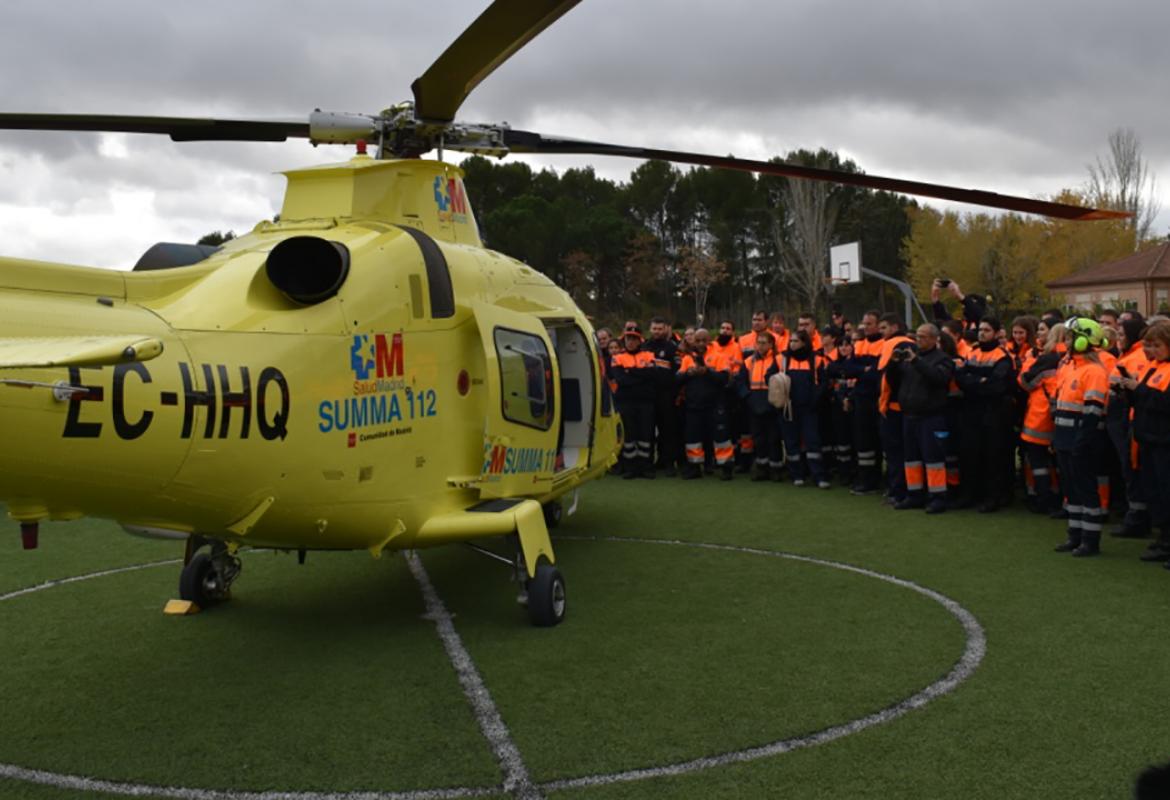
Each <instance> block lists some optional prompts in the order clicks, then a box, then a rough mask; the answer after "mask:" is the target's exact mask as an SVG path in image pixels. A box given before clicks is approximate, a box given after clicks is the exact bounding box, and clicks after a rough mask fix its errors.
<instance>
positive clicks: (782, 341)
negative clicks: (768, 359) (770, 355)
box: [772, 328, 792, 353]
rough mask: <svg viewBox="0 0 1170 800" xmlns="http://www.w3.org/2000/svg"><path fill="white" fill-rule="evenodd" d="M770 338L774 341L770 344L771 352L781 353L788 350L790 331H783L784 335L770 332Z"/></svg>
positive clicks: (790, 337)
mask: <svg viewBox="0 0 1170 800" xmlns="http://www.w3.org/2000/svg"><path fill="white" fill-rule="evenodd" d="M772 338H773V339H774V340H775V341H773V342H772V352H774V353H783V352H785V351H787V350H788V342H789V341H790V340H791V339H792V331H790V330H788V329H787V328H785V329H784V333H776V331H772Z"/></svg>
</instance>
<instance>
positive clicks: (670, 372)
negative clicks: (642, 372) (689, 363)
mask: <svg viewBox="0 0 1170 800" xmlns="http://www.w3.org/2000/svg"><path fill="white" fill-rule="evenodd" d="M642 349H643V350H645V351H646V352H647V353H650V354H651V355H652V356H654V361H655V362H656V363H655V365H654V370H653V373H654V386H655V389H656V391H657V393H658V394H669V395H673V394H674V392H675V386H674V374H675V373H676V372H678V362H679V361H680V360H681V359H680V358H679V355H678V344H677V343H675V341H674V340H673V339H671V338H670V337H669V336H667V337H666V338H665V339H647V340H646V341H645V342H644V343H643V344H642Z"/></svg>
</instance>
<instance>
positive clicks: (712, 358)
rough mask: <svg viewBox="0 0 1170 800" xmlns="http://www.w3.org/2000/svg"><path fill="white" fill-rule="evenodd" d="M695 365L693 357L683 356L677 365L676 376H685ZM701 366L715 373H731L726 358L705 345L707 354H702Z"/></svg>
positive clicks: (689, 355)
mask: <svg viewBox="0 0 1170 800" xmlns="http://www.w3.org/2000/svg"><path fill="white" fill-rule="evenodd" d="M696 364H697V362H696V361H695V357H694V355H691V354H687V355H685V356H683V360H682V363H681V364H679V367H678V374H679V375H683V374H686V372H687V370H690V369H693V368H694V367H695V365H696ZM703 365H704V366H705V367H707V369H712V370H715V371H717V372H730V371H731V366H730V364H729V363H728V361H727V357H726V356H725V355H724V354H723V353H721V352H720V351H718V350H715V349H713V348H712V346H711V345H707V352H705V353H704V354H703Z"/></svg>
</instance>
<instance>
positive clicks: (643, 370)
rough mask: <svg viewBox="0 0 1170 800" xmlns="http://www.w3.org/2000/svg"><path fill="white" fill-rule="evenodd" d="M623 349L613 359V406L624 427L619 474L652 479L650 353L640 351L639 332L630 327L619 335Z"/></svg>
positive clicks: (652, 435)
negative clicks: (615, 402) (614, 404)
mask: <svg viewBox="0 0 1170 800" xmlns="http://www.w3.org/2000/svg"><path fill="white" fill-rule="evenodd" d="M622 342H623V343H624V344H625V348H624V349H623V350H622V351H621V352H620V353H618V354H616V355H615V356H614V357H613V361H612V363H611V368H612V370H613V380H614V383H616V384H617V398H616V399H617V407H618V413H620V414H621V415H622V425H623V426H624V427H625V439H624V441H623V442H622V473H623V475H622V476H623V477H624V478H626V479H630V478H637V477H639V476H640V477H643V478H653V477H654V462H653V460H652V456H653V453H654V390H655V377H654V373H655V369H654V354H653V353H651V352H650V351H648V350H643V349H642V343H643V340H642V332H641V331H640V330H638V329H637V327H634V328H632V329H627V330H626V331H625V332H624V333H623V334H622Z"/></svg>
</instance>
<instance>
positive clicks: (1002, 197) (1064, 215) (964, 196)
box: [452, 129, 1131, 220]
mask: <svg viewBox="0 0 1170 800" xmlns="http://www.w3.org/2000/svg"><path fill="white" fill-rule="evenodd" d="M504 143H505V144H506V145H507V147H508V150H509V152H512V153H540V154H554V153H555V154H564V155H570V154H571V155H599V156H626V157H628V158H639V159H646V160H659V161H671V162H674V163H676V164H696V165H699V166H704V167H717V168H720V169H734V170H741V171H744V172H755V173H758V174H761V175H778V176H781V177H785V178H804V179H808V180H817V181H829V182H832V183H840V184H846V185H849V186H863V187H866V188H869V189H880V190H883V191H887V192H900V193H902V194H909V195H917V196H919V197H933V198H937V199H939V200H952V201H955V202H959V203H971V204H973V205H980V206H988V207H990V208H1001V209H1005V210H1008V211H1020V212H1024V213H1027V214H1040V215H1043V216H1046V217H1057V218H1059V219H1070V220H1097V219H1126V218H1128V217H1130V216H1131V215H1130V214H1128V213H1126V212H1124V211H1111V210H1108V209H1097V208H1084V207H1082V206H1074V205H1069V204H1066V203H1054V202H1050V201H1048V200H1037V199H1034V198H1029V197H1016V196H1013V195H1007V194H997V193H996V192H987V191H983V190H979V189H961V188H958V187H955V186H944V185H942V184H937V183H923V182H921V181H911V180H904V179H901V178H884V177H881V176H879V175H865V174H861V173H854V172H844V171H842V170H835V169H826V168H823V167H806V166H803V165H801V164H790V163H787V162H783V161H780V162H775V161H752V160H750V159H746V158H735V157H733V156H712V155H706V154H703V153H687V152H682V151H677V150H659V149H656V148H652V147H629V146H626V145H616V144H605V143H602V142H591V141H586V140H582V139H570V138H565V137H556V136H545V135H543V134H539V133H532V132H530V131H520V130H512V129H507V130H505V131H504ZM452 149H457V148H456V147H455V146H452Z"/></svg>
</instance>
